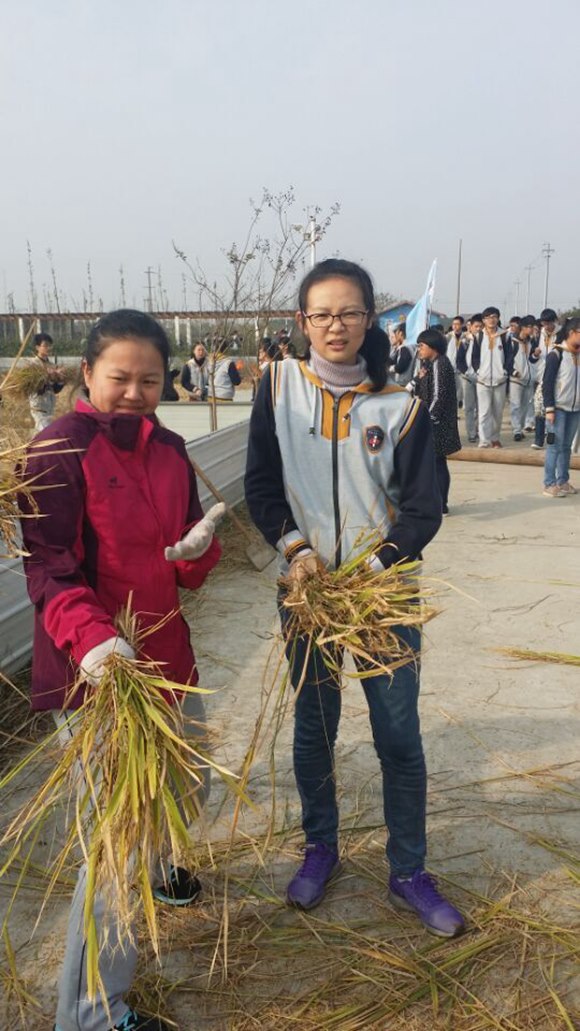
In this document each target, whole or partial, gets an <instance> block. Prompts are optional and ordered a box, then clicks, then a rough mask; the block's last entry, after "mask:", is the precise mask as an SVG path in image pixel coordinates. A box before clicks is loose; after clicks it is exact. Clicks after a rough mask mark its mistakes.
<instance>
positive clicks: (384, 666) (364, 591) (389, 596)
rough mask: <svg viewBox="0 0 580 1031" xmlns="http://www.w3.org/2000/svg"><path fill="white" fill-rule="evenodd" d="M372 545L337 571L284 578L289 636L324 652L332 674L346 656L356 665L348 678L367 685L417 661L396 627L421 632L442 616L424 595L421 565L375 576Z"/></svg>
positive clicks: (400, 566) (412, 564)
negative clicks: (366, 680) (371, 679)
mask: <svg viewBox="0 0 580 1031" xmlns="http://www.w3.org/2000/svg"><path fill="white" fill-rule="evenodd" d="M372 553H373V549H372V547H371V546H370V545H369V547H368V548H365V549H364V550H363V551H362V552H361V553H360V554H358V555H357V556H355V557H354V558H353V559H351V560H348V561H346V562H344V563H343V564H342V565H341V566H339V568H338V569H336V570H334V571H332V570H327V569H324V568H322V567H321V568H320V570H319V571H318V572H317V573H316V574H315V575H311V576H306V577H305V578H304V579H303V580H288V579H285V578H281V580H280V585H281V587H282V591H283V601H282V604H283V605H284V607H285V609H287V611H288V613H289V616H290V621H289V626H288V632H289V634H290V636H292V637H295V636H303V637H306V638H307V639H308V643H309V645H310V647H316V648H318V649H320V651H321V652H322V654H323V657H324V661H325V663H326V665H327V666H328V667H329V669H332V670H335V671H339V670H340V669H341V668H342V652H343V650H345V649H346V650H347V651H349V652H350V653H351V654H352V655H353V657H354V659H355V662H356V664H357V670H356V672H350V673H347V674H346V675H347V676H350V677H355V678H357V679H362V678H365V677H369V676H376V675H377V674H381V673H385V674H387V675H388V676H392V674H393V673H394V671H395V670H396V669H397V668H398V667H400V666H404V665H406V664H407V663H409V662H412V661H414V659H415V653H414V651H413V649H412V648H411V647H410V646H409V645H408V644H407V643H406V642H405V641H403V640H401V638H400V636H399V634H398V632H397V627H401V626H406V627H421V626H423V624H425V623H427V622H428V621H429V620H430V619H433V617H434V616H435V615H436V614H437V610H436V609H435V608H433V607H431V606H429V605H428V604H427V603H426V601H425V599H426V597H428V596H429V595H430V594H431V593H432V592H431V591H429V590H425V589H424V588H423V589H422V590H420V581H419V571H420V566H421V563H419V562H398V563H396V564H395V565H393V566H391V567H390V568H389V569H386V570H383V571H382V572H381V571H379V572H376V571H375V570H373V569H371V567H370V565H369V558H370V557H371V555H372Z"/></svg>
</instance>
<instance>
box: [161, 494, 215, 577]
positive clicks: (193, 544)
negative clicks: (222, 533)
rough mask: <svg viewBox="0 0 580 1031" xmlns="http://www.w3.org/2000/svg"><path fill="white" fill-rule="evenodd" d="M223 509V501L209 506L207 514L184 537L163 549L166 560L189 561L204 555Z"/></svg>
mask: <svg viewBox="0 0 580 1031" xmlns="http://www.w3.org/2000/svg"><path fill="white" fill-rule="evenodd" d="M225 511H226V506H225V505H224V503H223V501H220V502H219V504H218V505H214V506H213V508H210V510H209V512H208V513H207V515H204V517H203V519H200V521H199V523H196V525H195V526H193V527H192V528H191V530H189V531H188V533H186V535H185V537H183V538H182V539H181V540H180V541H177V543H176V544H174V545H173V547H172V548H166V549H165V558H166V559H167V561H168V562H177V561H178V560H179V559H185V561H186V562H190V561H191V559H194V558H200V557H201V556H202V555H205V553H206V551H207V549H208V548H209V546H210V544H211V542H212V539H213V535H214V533H215V528H216V526H217V524H218V523H219V522H220V520H221V519H223V517H224V515H225Z"/></svg>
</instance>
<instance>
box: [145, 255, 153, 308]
mask: <svg viewBox="0 0 580 1031" xmlns="http://www.w3.org/2000/svg"><path fill="white" fill-rule="evenodd" d="M145 275H146V276H147V308H148V310H149V311H153V286H152V283H151V276H152V275H153V269H152V268H151V265H149V266H148V268H146V269H145Z"/></svg>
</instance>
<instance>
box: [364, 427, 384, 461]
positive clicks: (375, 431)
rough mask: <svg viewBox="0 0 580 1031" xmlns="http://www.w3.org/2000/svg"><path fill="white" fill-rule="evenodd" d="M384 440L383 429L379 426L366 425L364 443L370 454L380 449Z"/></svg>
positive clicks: (374, 453)
mask: <svg viewBox="0 0 580 1031" xmlns="http://www.w3.org/2000/svg"><path fill="white" fill-rule="evenodd" d="M384 442H385V431H384V430H383V429H382V428H381V427H380V426H367V427H366V429H365V444H366V446H367V448H368V450H369V451H370V452H371V454H372V455H376V453H377V451H380V450H381V448H382V446H383V444H384Z"/></svg>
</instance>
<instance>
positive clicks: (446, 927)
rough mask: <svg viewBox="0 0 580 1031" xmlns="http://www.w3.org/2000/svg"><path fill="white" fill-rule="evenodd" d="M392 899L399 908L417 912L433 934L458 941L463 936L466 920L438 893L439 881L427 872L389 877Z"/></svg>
mask: <svg viewBox="0 0 580 1031" xmlns="http://www.w3.org/2000/svg"><path fill="white" fill-rule="evenodd" d="M389 899H390V901H391V902H392V903H393V905H394V906H395V907H396V908H397V909H407V910H410V911H411V912H412V913H416V914H417V916H418V917H419V920H420V921H421V922H422V923H423V924H424V925H425V927H426V928H427V930H428V931H431V934H437V935H438V936H439V937H440V938H455V937H456V936H457V935H459V934H463V932H464V930H465V921H464V919H463V917H462V916H461V913H459V912H458V910H457V909H455V907H454V906H452V905H451V903H450V902H448V901H447V899H446V898H444V897H443V895H441V894H440V893H439V892H438V891H437V882H436V880H435V878H434V877H432V876H431V874H428V873H425V870H416V871H415V873H414V874H413V876H412V877H409V878H403V877H395V876H394V874H391V876H390V877H389Z"/></svg>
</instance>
